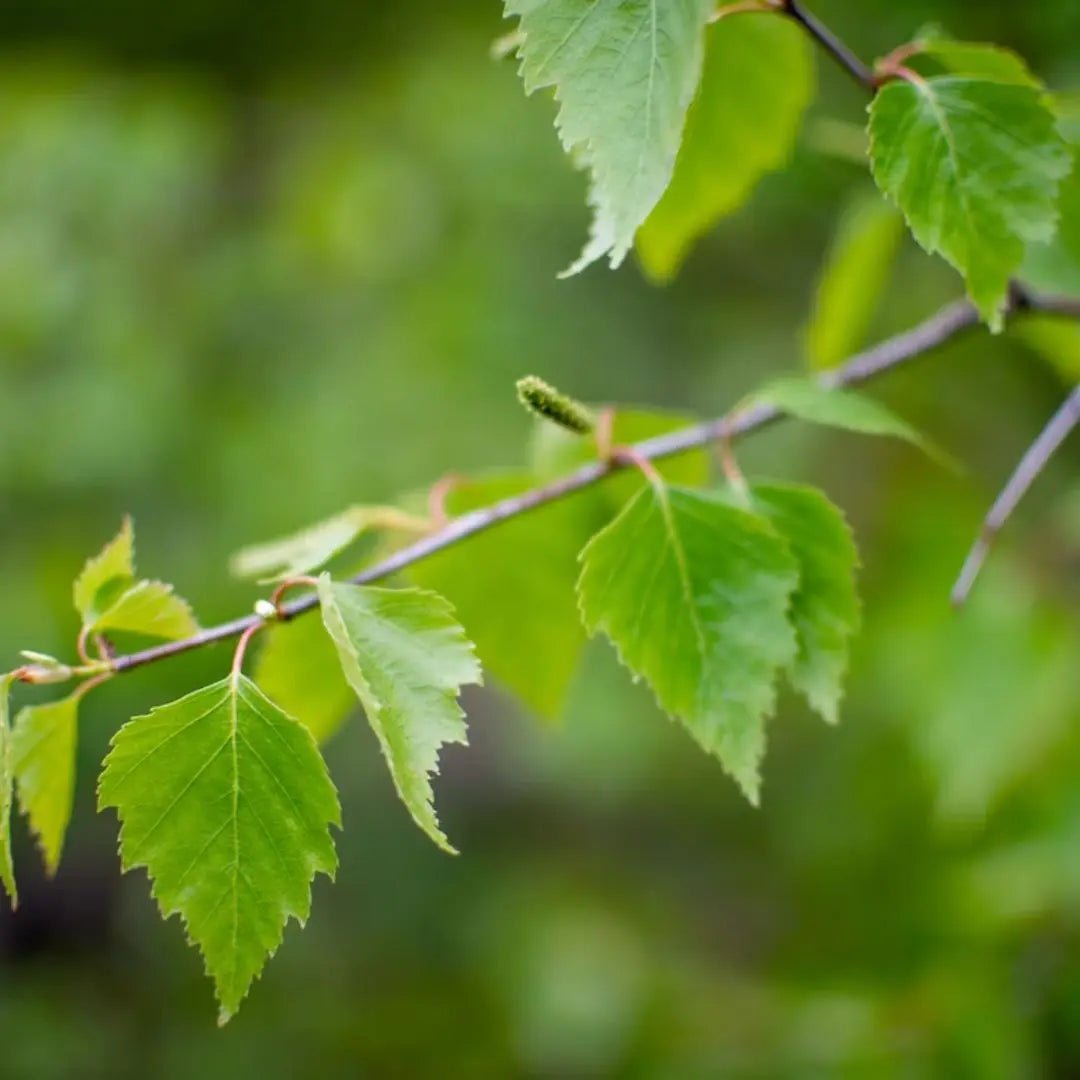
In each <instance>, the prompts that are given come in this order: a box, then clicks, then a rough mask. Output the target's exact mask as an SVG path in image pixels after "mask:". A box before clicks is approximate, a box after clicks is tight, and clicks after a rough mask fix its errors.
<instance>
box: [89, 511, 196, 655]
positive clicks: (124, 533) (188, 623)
mask: <svg viewBox="0 0 1080 1080" xmlns="http://www.w3.org/2000/svg"><path fill="white" fill-rule="evenodd" d="M74 601H75V609H76V610H77V611H78V612H79V615H80V616H81V618H82V623H83V627H84V629H85V630H86V631H87V632H91V631H92V632H95V633H104V632H105V631H108V630H119V631H126V632H128V633H133V634H143V635H146V636H147V637H156V638H165V639H167V640H177V639H179V638H184V637H190V636H191V635H192V634H194V633H196V632H197V631H198V629H199V626H198V623H197V622H196V621H195V617H194V615H192V613H191V608H190V607H189V606H188V604H187V602H186V601H185V600H183V599H181V598H180V597H179V596H177V595H176V593H175V592H174V591H173V587H172V586H171V585H166V584H164V583H163V582H160V581H146V580H139V579H138V578H137V577H136V575H135V533H134V530H133V528H132V524H131V519H130V518H124V522H123V524H122V525H121V527H120V532H119V533H117V535H116V536H115V537H114V538H113V539H112V540H111V541H109V543H108V544H106V545H105V547H104V548H103V549H102V551H101V552H100V554H98V555H95V556H94V557H93V558H92V559H90V560H89V561H88V562H87V564H86V566H85V567H83V570H82V573H81V574H80V575H79V577H78V578H77V580H76V581H75V586H74Z"/></svg>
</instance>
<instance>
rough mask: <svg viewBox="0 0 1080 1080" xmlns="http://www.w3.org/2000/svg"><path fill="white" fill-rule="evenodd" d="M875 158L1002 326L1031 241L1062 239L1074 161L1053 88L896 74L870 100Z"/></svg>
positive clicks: (908, 209) (889, 188)
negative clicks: (1061, 213) (1059, 231)
mask: <svg viewBox="0 0 1080 1080" xmlns="http://www.w3.org/2000/svg"><path fill="white" fill-rule="evenodd" d="M870 160H871V166H872V169H873V173H874V179H875V180H876V181H877V184H878V187H880V188H881V190H882V191H884V192H885V194H886V195H888V196H889V198H891V199H892V200H893V201H894V202H895V203H896V204H897V205H898V206H899V207H900V209H901V211H903V214H904V217H905V218H906V219H907V222H908V224H909V226H910V227H911V231H912V233H913V234H914V236H915V239H916V240H918V242H919V243H920V244H921V245H922V246H923V247H924V248H925V249H926V250H927V251H929V252H931V253H939V254H941V255H943V256H944V257H945V258H946V259H947V260H948V261H949V262H950V263H951V264H952V265H953V266H954V267H955V268H956V269H957V270H958V271H959V272H960V273H961V274H962V275H963V276H964V280H965V282H966V283H967V289H968V293H969V295H970V296H971V299H972V302H973V303H974V304H975V306H976V307H977V308H978V309H979V312H980V314H981V315H982V317H983V319H984V320H985V321H986V322H988V323H989V324H990V326H991V328H992V329H994V330H1000V328H1001V326H1002V323H1003V317H1004V310H1005V303H1006V298H1007V293H1008V285H1009V279H1010V278H1011V277H1012V275H1013V273H1014V272H1015V271H1016V270H1017V269H1018V268H1019V267H1020V264H1021V262H1022V261H1023V258H1024V251H1025V249H1026V247H1027V245H1028V244H1032V243H1037V242H1040V241H1048V240H1050V239H1051V238H1052V237H1053V235H1054V226H1055V222H1056V217H1057V210H1056V204H1057V194H1058V187H1059V183H1060V181H1061V179H1062V178H1063V177H1064V176H1065V175H1066V174H1067V173H1068V172H1069V169H1070V168H1071V159H1070V155H1069V152H1068V149H1067V147H1066V145H1065V142H1064V140H1063V139H1062V138H1061V135H1060V134H1059V133H1058V131H1057V128H1056V124H1055V118H1054V114H1053V113H1052V112H1051V111H1050V109H1049V108H1048V106H1047V102H1046V99H1045V96H1044V95H1043V94H1042V93H1041V92H1040V91H1039V90H1038V89H1036V88H1034V87H1031V86H1023V85H1017V84H1011V83H1002V82H993V81H990V80H987V79H972V78H966V77H957V76H951V75H950V76H939V77H936V78H932V79H927V80H922V79H920V80H919V81H918V82H914V83H913V82H909V81H907V80H903V79H900V80H895V81H893V82H890V83H889V84H888V85H886V86H885V87H883V88H882V89H881V90H880V91H879V92H878V94H877V95H876V96H875V98H874V102H873V104H872V105H871V107H870Z"/></svg>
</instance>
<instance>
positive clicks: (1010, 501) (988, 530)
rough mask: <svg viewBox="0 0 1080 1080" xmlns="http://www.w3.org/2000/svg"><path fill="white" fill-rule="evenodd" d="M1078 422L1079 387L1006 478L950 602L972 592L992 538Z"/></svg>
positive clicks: (962, 598) (958, 600) (959, 601)
mask: <svg viewBox="0 0 1080 1080" xmlns="http://www.w3.org/2000/svg"><path fill="white" fill-rule="evenodd" d="M1078 424H1080V386H1078V387H1077V388H1076V389H1075V390H1073V392H1072V393H1071V394H1070V395H1069V396H1068V397H1067V398H1066V399H1065V404H1064V405H1062V406H1061V408H1060V409H1058V411H1057V412H1056V413H1055V414H1054V416H1053V418H1052V419H1051V420H1050V423H1049V424H1047V425H1046V427H1045V428H1043V430H1042V433H1041V434H1040V435H1039V437H1038V438H1037V439H1036V440H1035V441H1034V442H1033V443H1032V444H1031V446H1030V447H1029V448H1028V451H1027V453H1026V454H1024V456H1023V457H1022V458H1021V459H1020V464H1019V465H1017V466H1016V471H1015V472H1014V473H1013V474H1012V476H1011V477H1010V478H1009V482H1008V483H1007V484H1006V485H1005V487H1004V488H1003V490H1002V492H1001V494H1000V495H999V496H998V497H997V501H996V502H995V503H994V505H993V506H992V507H991V508H990V513H989V514H987V515H986V520H985V521H984V522H983V527H982V529H981V530H980V531H979V538H978V539H977V540H976V541H975V544H974V546H973V547H972V549H971V552H970V553H969V554H968V557H967V561H966V562H965V563H964V567H963V569H962V570H961V571H960V577H959V578H958V579H957V581H956V585H955V587H954V588H953V592H952V602H953V605H954V606H956V607H960V606H961V605H962V604H963V603H964V602H965V601H966V600H967V598H968V596H969V595H970V594H971V588H972V586H973V585H974V584H975V579H976V578H977V577H978V576H979V571H980V570H981V569H982V567H983V563H985V562H986V557H987V555H988V554H989V553H990V548H991V546H992V545H993V543H994V538H995V537H996V536H997V534H998V533H999V532H1000V531H1001V530H1002V528H1004V526H1005V523H1006V522H1007V521H1008V520H1009V518H1010V517H1011V516H1012V514H1013V511H1014V510H1015V509H1016V508H1017V506H1018V505H1019V504H1020V500H1021V499H1023V497H1024V496H1025V495H1026V494H1027V493H1028V490H1029V489H1030V488H1031V485H1032V484H1033V483H1034V482H1035V481H1036V480H1037V479H1038V478H1039V475H1040V474H1041V473H1042V471H1043V469H1045V468H1046V466H1047V464H1048V462H1049V461H1050V459H1051V458H1052V457H1053V456H1054V454H1055V453H1056V452H1057V450H1058V447H1060V446H1061V444H1062V443H1063V442H1064V441H1065V440H1066V439H1067V438H1068V437H1069V435H1070V434H1071V433H1072V431H1073V429H1074V428H1075V427H1076V426H1077V425H1078Z"/></svg>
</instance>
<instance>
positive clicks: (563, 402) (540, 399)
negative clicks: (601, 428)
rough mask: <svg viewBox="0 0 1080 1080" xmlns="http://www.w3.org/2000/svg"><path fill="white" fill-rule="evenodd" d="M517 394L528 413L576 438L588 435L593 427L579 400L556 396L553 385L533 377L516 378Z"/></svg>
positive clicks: (591, 418)
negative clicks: (570, 432) (571, 433)
mask: <svg viewBox="0 0 1080 1080" xmlns="http://www.w3.org/2000/svg"><path fill="white" fill-rule="evenodd" d="M517 392H518V400H519V401H520V402H521V404H522V405H524V406H525V408H526V409H528V410H529V412H531V413H535V414H536V415H537V416H540V417H543V419H545V420H550V421H551V422H552V423H553V424H558V425H559V427H561V428H566V430H567V431H572V432H573V433H574V434H575V435H588V434H589V433H590V432H591V431H592V430H593V428H594V427H595V426H596V420H595V418H594V416H593V414H592V412H591V410H589V409H588V408H586V407H585V406H584V405H582V404H581V402H580V401H575V400H574V399H573V398H572V397H567V396H566V394H561V393H559V391H558V390H556V389H555V387H554V386H551V385H549V384H548V383H546V382H544V380H543V379H538V378H537V377H536V376H535V375H527V376H526V377H525V378H524V379H518V383H517Z"/></svg>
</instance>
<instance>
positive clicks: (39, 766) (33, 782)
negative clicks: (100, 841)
mask: <svg viewBox="0 0 1080 1080" xmlns="http://www.w3.org/2000/svg"><path fill="white" fill-rule="evenodd" d="M78 714H79V699H78V697H76V696H75V695H72V696H71V697H67V698H63V699H62V700H60V701H52V702H49V703H48V704H45V705H28V706H27V707H26V708H24V709H22V710H21V711H20V713H19V715H18V716H17V717H16V718H15V727H14V730H13V731H12V734H11V762H12V768H13V770H14V773H15V783H16V786H17V787H18V792H19V805H20V806H21V807H22V810H23V813H24V814H26V816H27V818H28V819H29V821H30V830H31V832H33V833H34V835H35V836H36V837H37V841H38V846H39V847H40V848H41V854H42V858H43V859H44V861H45V869H46V871H47V872H48V873H49V874H50V875H52V874H55V873H56V870H57V867H58V866H59V865H60V855H61V853H62V852H63V850H64V837H65V835H66V834H67V827H68V823H69V822H70V821H71V807H72V804H73V802H74V800H75V747H76V742H77V737H78Z"/></svg>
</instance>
